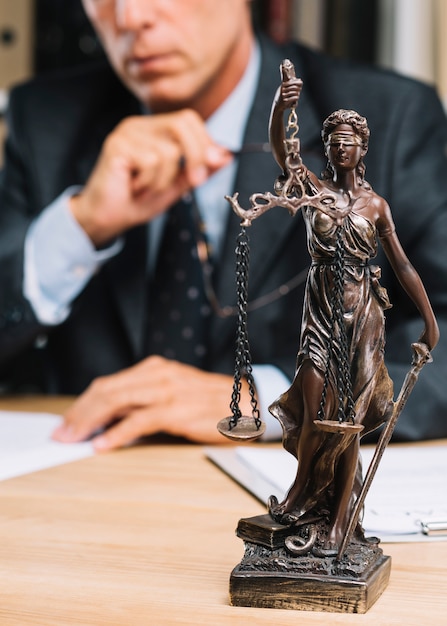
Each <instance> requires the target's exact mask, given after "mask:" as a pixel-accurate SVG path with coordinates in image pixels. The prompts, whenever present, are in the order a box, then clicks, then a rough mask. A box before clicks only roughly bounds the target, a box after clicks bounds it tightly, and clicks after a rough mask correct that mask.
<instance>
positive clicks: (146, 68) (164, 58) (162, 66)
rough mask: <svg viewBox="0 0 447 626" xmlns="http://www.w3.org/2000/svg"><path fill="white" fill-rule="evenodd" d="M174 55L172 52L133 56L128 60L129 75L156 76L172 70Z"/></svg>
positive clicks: (174, 60) (174, 61)
mask: <svg viewBox="0 0 447 626" xmlns="http://www.w3.org/2000/svg"><path fill="white" fill-rule="evenodd" d="M176 58H177V57H176V55H175V54H174V53H172V52H166V53H161V54H151V55H147V56H143V55H141V56H134V57H131V58H129V59H128V61H127V67H128V69H129V71H130V72H131V74H135V75H138V74H158V73H160V72H165V71H166V70H168V69H170V68H172V67H173V66H174V64H175V63H176Z"/></svg>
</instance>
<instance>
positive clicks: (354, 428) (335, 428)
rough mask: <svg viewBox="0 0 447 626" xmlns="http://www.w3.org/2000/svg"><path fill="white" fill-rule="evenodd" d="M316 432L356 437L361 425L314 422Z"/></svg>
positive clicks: (361, 427)
mask: <svg viewBox="0 0 447 626" xmlns="http://www.w3.org/2000/svg"><path fill="white" fill-rule="evenodd" d="M314 424H315V426H316V427H317V428H318V430H323V431H324V432H326V433H339V434H340V435H356V434H357V433H361V432H362V430H363V428H364V426H363V424H352V423H351V422H337V421H336V420H314Z"/></svg>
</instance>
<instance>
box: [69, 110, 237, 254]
mask: <svg viewBox="0 0 447 626" xmlns="http://www.w3.org/2000/svg"><path fill="white" fill-rule="evenodd" d="M231 158H232V156H231V153H230V152H229V151H228V150H225V149H224V148H221V147H220V146H218V145H216V144H215V143H214V142H213V141H212V140H211V138H210V137H209V135H208V133H207V130H206V127H205V124H204V122H203V120H202V119H201V117H200V116H199V115H198V114H197V113H195V112H194V111H192V110H186V109H185V110H182V111H177V112H175V113H167V114H162V115H148V116H138V117H129V118H127V119H125V120H123V121H122V122H121V123H120V124H118V126H117V127H116V128H115V130H114V131H113V132H112V133H111V134H110V135H109V136H108V137H107V139H106V140H105V142H104V145H103V148H102V151H101V154H100V156H99V158H98V161H97V163H96V165H95V168H94V170H93V172H92V174H91V176H90V178H89V180H88V181H87V184H86V186H85V188H84V189H83V191H82V193H80V194H79V195H78V196H75V197H73V198H71V201H70V209H71V211H72V213H73V215H74V217H75V219H76V220H77V221H78V223H79V224H80V225H81V227H82V228H83V229H84V231H85V232H86V233H87V235H88V236H89V237H90V239H91V241H92V242H93V244H94V245H95V246H97V247H99V246H101V245H104V244H106V243H107V242H108V241H110V240H111V239H113V238H114V237H116V236H118V235H120V234H121V233H123V232H124V231H125V230H127V229H129V228H132V227H133V226H136V225H138V224H141V223H144V222H147V221H149V220H151V219H153V218H154V217H156V216H157V215H159V214H160V213H162V212H163V211H165V210H166V209H167V208H169V206H171V205H172V204H173V203H174V202H175V201H176V200H178V199H179V198H180V196H181V195H182V194H183V193H185V192H186V191H188V190H190V189H192V188H194V187H196V186H198V185H200V184H202V183H203V182H205V180H206V179H207V178H208V177H209V176H211V174H213V173H214V172H215V171H217V170H218V169H220V168H221V167H223V166H224V165H226V164H227V163H229V162H230V160H231Z"/></svg>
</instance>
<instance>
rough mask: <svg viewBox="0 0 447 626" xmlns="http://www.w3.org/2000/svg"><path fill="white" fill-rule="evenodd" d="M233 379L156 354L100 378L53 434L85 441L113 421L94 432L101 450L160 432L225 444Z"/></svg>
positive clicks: (244, 406) (243, 404)
mask: <svg viewBox="0 0 447 626" xmlns="http://www.w3.org/2000/svg"><path fill="white" fill-rule="evenodd" d="M232 385H233V378H232V377H231V376H227V375H224V374H212V373H208V372H203V371H201V370H199V369H197V368H195V367H192V366H190V365H184V364H182V363H178V362H177V361H170V360H167V359H164V358H163V357H159V356H151V357H148V358H147V359H145V360H143V361H141V362H140V363H138V364H137V365H134V366H133V367H130V368H128V369H126V370H123V371H121V372H119V373H117V374H112V375H110V376H105V377H102V378H98V379H96V380H95V381H94V382H93V383H92V384H91V385H90V387H89V388H88V389H87V390H86V391H85V392H84V393H83V394H82V395H81V396H80V397H79V398H78V399H77V400H76V401H75V402H74V404H73V405H72V406H71V407H70V408H69V409H68V410H67V411H66V413H65V415H64V422H63V424H62V425H61V426H60V427H59V428H57V429H56V431H55V432H54V433H53V438H54V439H56V440H57V441H62V442H75V441H82V440H85V439H87V438H89V437H90V436H91V435H92V434H94V433H96V432H97V431H98V430H101V429H103V428H105V427H107V426H108V425H109V424H112V425H111V426H110V427H109V428H108V429H107V430H105V431H104V432H102V433H101V434H99V435H96V436H95V437H94V439H93V443H94V446H95V448H96V450H98V451H106V450H111V449H113V448H119V447H121V446H125V445H127V444H130V443H132V442H133V441H135V440H136V439H138V438H139V437H142V436H144V435H153V434H155V433H160V432H162V433H167V434H170V435H175V436H179V437H185V438H186V439H190V440H192V441H196V442H200V443H220V444H223V443H226V442H228V439H226V438H225V437H223V436H222V435H220V434H219V432H218V431H217V422H218V421H219V420H220V419H221V418H223V417H227V416H228V415H230V413H231V411H230V408H229V405H230V401H231V393H232ZM245 385H246V389H245V388H243V390H242V392H243V401H242V402H241V406H240V408H241V411H242V413H243V414H245V415H251V407H250V403H249V394H248V385H247V384H246V383H245ZM245 392H246V393H245ZM247 411H248V412H247ZM116 420H119V421H116Z"/></svg>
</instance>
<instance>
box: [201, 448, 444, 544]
mask: <svg viewBox="0 0 447 626" xmlns="http://www.w3.org/2000/svg"><path fill="white" fill-rule="evenodd" d="M373 452H374V449H373V448H370V447H366V448H363V449H362V457H363V466H364V471H365V472H366V469H367V468H368V465H369V463H370V461H371V458H372V455H373ZM206 454H207V456H208V457H209V458H210V459H211V460H212V461H214V462H215V463H216V464H217V465H218V466H219V467H221V468H222V469H223V470H224V471H225V472H226V473H228V474H229V475H230V476H231V477H232V478H234V479H235V480H236V481H237V482H239V483H240V484H241V485H242V486H243V487H245V488H246V489H248V490H249V491H250V492H251V493H253V494H254V495H255V496H256V497H258V498H259V499H260V500H261V501H262V502H264V503H267V499H268V497H269V496H270V495H276V496H277V497H278V499H279V500H281V499H282V498H283V497H284V495H285V493H286V491H287V490H288V489H289V487H290V486H291V484H292V482H293V479H294V477H295V474H296V469H297V461H296V459H295V458H294V457H293V456H292V455H290V454H288V453H287V452H286V451H285V450H283V449H274V450H272V449H268V448H267V449H266V448H262V447H261V446H259V447H257V446H245V447H244V446H241V447H236V448H229V447H228V446H225V447H215V448H207V449H206ZM421 522H423V523H430V522H442V523H443V527H444V526H445V535H444V540H445V539H446V538H447V446H445V445H429V446H393V445H390V446H388V448H387V450H386V451H385V454H384V456H383V457H382V460H381V463H380V465H379V469H378V471H377V473H376V475H375V477H374V480H373V483H372V485H371V488H370V490H369V492H368V495H367V498H366V502H365V514H364V518H363V525H364V527H365V530H366V531H367V533H368V534H374V535H378V536H379V537H380V538H381V540H382V541H420V540H426V539H427V537H426V535H424V534H423V533H422V528H421ZM437 538H441V536H440V535H438V537H437Z"/></svg>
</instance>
